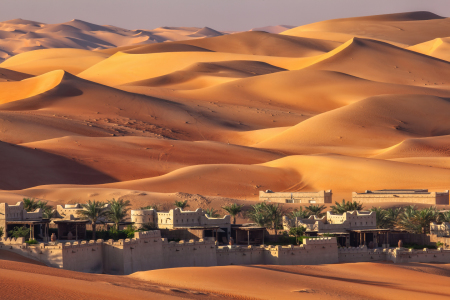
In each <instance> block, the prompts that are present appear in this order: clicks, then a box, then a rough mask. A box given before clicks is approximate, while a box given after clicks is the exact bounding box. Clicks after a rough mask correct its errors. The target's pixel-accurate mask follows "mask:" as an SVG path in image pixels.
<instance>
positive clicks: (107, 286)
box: [0, 250, 217, 300]
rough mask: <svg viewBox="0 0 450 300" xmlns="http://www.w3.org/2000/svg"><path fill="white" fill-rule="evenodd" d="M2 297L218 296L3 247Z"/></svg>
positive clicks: (123, 297) (0, 252) (135, 297)
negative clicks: (49, 262) (63, 266)
mask: <svg viewBox="0 0 450 300" xmlns="http://www.w3.org/2000/svg"><path fill="white" fill-rule="evenodd" d="M0 270H1V271H0V280H1V282H2V287H3V291H2V299H30V298H33V299H56V298H57V299H128V298H130V297H131V298H133V299H168V300H169V299H197V298H198V299H200V297H201V299H207V300H209V299H211V298H214V299H216V298H217V296H216V295H214V294H208V293H201V294H200V293H199V292H197V291H195V290H190V289H185V290H183V291H182V292H183V293H182V294H181V293H180V292H181V291H177V290H176V289H174V288H171V287H166V286H164V285H152V284H148V283H145V282H142V281H140V280H136V279H133V278H129V277H126V276H108V275H100V274H86V273H79V272H73V271H67V270H60V269H55V268H51V267H46V266H43V265H42V264H40V263H38V262H35V261H33V260H30V259H27V258H24V257H23V256H20V255H17V254H14V253H10V252H8V251H6V250H1V251H0Z"/></svg>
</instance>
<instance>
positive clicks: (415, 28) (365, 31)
mask: <svg viewBox="0 0 450 300" xmlns="http://www.w3.org/2000/svg"><path fill="white" fill-rule="evenodd" d="M282 34H283V35H291V36H298V37H308V38H309V37H319V38H326V39H328V40H332V41H341V42H344V41H345V40H348V37H352V36H353V37H360V38H370V39H376V40H380V41H386V42H391V43H395V44H397V45H405V46H412V45H415V44H419V43H423V42H425V41H429V40H432V39H435V38H438V37H443V36H444V37H445V36H450V22H449V21H448V19H445V18H443V17H441V16H438V15H436V14H433V13H430V12H410V13H397V14H389V15H379V16H367V17H357V18H346V19H335V20H327V21H322V22H317V23H313V24H308V25H303V26H299V27H296V28H293V29H290V30H286V31H284V32H282Z"/></svg>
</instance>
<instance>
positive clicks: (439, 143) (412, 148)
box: [374, 135, 450, 159]
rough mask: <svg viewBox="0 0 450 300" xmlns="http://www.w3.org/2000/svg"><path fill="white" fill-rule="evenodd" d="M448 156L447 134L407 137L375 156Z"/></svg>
mask: <svg viewBox="0 0 450 300" xmlns="http://www.w3.org/2000/svg"><path fill="white" fill-rule="evenodd" d="M439 156H441V157H448V156H450V137H449V136H447V135H444V136H436V137H425V138H417V139H406V140H403V141H401V142H400V143H399V144H397V145H395V146H392V147H389V148H387V149H384V150H382V151H380V153H379V154H377V155H375V156H374V158H380V159H393V158H406V157H421V158H423V157H439Z"/></svg>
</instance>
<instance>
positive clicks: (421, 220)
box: [416, 206, 439, 233]
mask: <svg viewBox="0 0 450 300" xmlns="http://www.w3.org/2000/svg"><path fill="white" fill-rule="evenodd" d="M416 219H417V223H418V224H419V225H420V227H421V233H427V232H429V231H430V223H431V222H433V221H434V222H436V221H437V220H438V219H439V212H438V211H437V209H436V207H432V206H430V207H429V208H423V209H420V210H418V211H417V214H416Z"/></svg>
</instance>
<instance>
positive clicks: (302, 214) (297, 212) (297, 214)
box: [289, 206, 310, 219]
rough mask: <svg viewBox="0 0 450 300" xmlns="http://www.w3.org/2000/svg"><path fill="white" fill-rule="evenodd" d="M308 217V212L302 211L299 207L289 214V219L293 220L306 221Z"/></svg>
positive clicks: (301, 207)
mask: <svg viewBox="0 0 450 300" xmlns="http://www.w3.org/2000/svg"><path fill="white" fill-rule="evenodd" d="M309 216H310V212H309V211H308V210H306V209H305V210H303V206H300V208H299V209H294V211H292V212H291V213H290V214H289V217H290V218H291V219H295V218H299V219H307V218H309Z"/></svg>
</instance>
